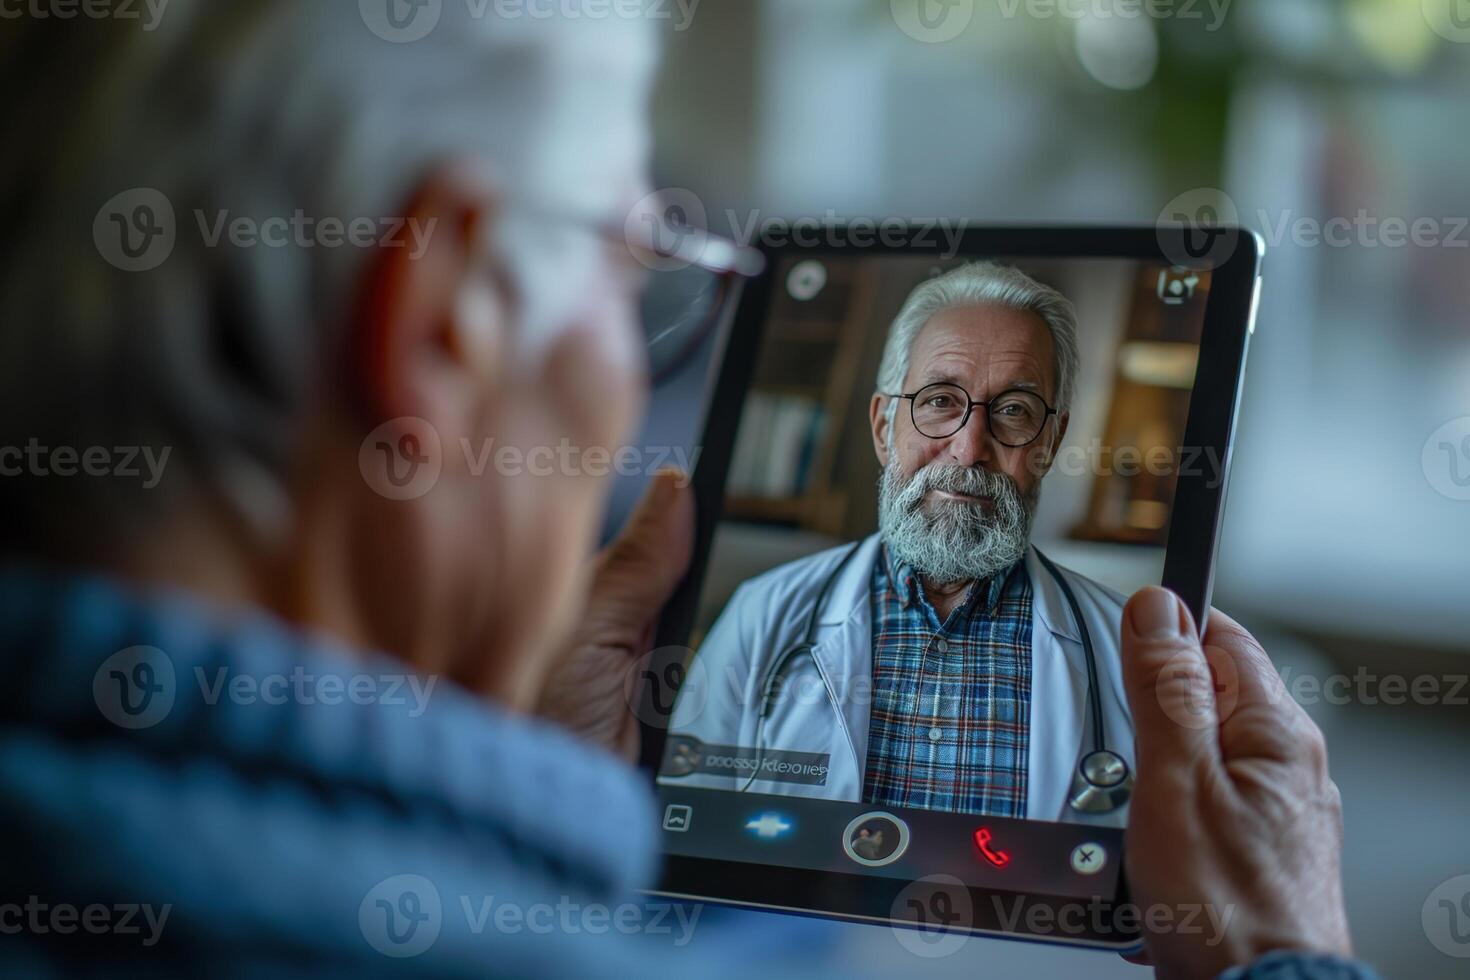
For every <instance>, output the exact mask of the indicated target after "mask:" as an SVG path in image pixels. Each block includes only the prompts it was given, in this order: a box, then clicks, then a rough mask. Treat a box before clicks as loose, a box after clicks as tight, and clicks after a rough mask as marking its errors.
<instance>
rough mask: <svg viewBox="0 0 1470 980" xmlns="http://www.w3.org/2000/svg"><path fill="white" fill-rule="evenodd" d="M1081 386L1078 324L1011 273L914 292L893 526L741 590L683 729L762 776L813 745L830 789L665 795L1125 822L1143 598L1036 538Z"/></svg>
mask: <svg viewBox="0 0 1470 980" xmlns="http://www.w3.org/2000/svg"><path fill="white" fill-rule="evenodd" d="M1076 376H1077V321H1076V315H1075V313H1074V311H1073V308H1072V304H1071V303H1070V302H1069V301H1068V300H1067V299H1066V298H1065V297H1064V296H1062V295H1061V294H1060V293H1058V292H1057V291H1056V290H1054V289H1052V288H1050V287H1048V286H1045V285H1042V284H1041V283H1039V282H1036V281H1035V280H1033V279H1031V278H1030V277H1028V276H1026V275H1025V274H1024V273H1022V272H1020V271H1018V270H1016V269H1012V268H1006V267H1002V266H999V265H995V264H992V263H973V264H970V265H966V266H962V267H960V268H957V269H953V270H951V271H949V272H947V273H945V274H944V275H941V276H939V277H937V278H934V279H931V280H929V281H927V282H925V283H923V284H922V285H920V286H919V287H918V288H916V289H915V290H914V291H913V293H912V294H910V296H909V297H908V300H907V301H906V302H905V303H904V305H903V308H902V309H901V310H900V312H899V314H898V316H897V317H896V318H895V319H894V321H893V325H892V327H891V329H890V332H889V336H888V341H887V344H886V345H885V348H884V353H883V361H882V364H881V366H880V368H879V375H878V391H877V393H875V394H874V395H873V399H872V406H871V410H870V416H871V424H872V432H873V448H874V450H875V452H876V453H877V456H878V462H879V464H880V465H881V466H882V467H883V476H882V481H881V485H880V493H879V503H878V528H879V530H878V533H877V534H874V535H872V536H871V537H869V538H868V539H867V540H865V541H862V542H860V543H858V544H857V545H847V546H843V547H840V548H836V549H833V550H830V551H826V552H822V553H820V554H816V555H813V556H810V557H808V558H803V559H800V560H798V561H795V562H792V563H790V564H788V565H785V566H782V567H780V568H776V569H774V570H772V571H770V572H767V573H765V574H764V575H761V576H759V577H757V578H755V579H753V580H752V581H750V582H747V583H745V584H744V585H742V586H741V588H740V589H739V590H737V592H736V594H735V596H734V598H732V599H731V601H730V603H729V605H728V606H727V607H726V608H725V610H724V612H723V613H722V614H721V616H720V619H719V620H718V621H717V622H716V623H715V625H714V627H713V628H712V629H711V630H710V633H709V636H708V638H707V639H706V640H705V642H704V644H703V646H702V647H701V649H700V651H699V654H698V663H699V664H700V665H701V669H699V670H696V671H692V672H691V673H690V675H689V676H690V682H689V683H687V684H686V687H685V690H684V692H683V693H682V694H681V697H680V702H679V707H676V710H675V713H674V717H673V721H672V731H673V732H674V737H672V738H671V740H670V741H671V744H673V745H676V746H677V745H681V744H687V742H688V740H690V739H697V740H698V741H699V742H700V743H712V744H715V745H721V746H732V747H739V749H740V751H741V752H742V753H743V754H744V755H747V756H750V757H751V763H753V762H754V761H755V760H757V759H759V760H760V762H761V763H762V764H764V763H765V761H766V759H767V758H773V757H784V756H783V755H782V754H783V753H788V752H795V753H802V755H801V756H800V757H801V758H806V757H808V756H814V757H816V758H818V759H820V760H822V762H821V763H818V765H825V767H826V773H825V778H824V779H821V780H815V779H807V778H801V779H795V778H790V777H789V776H788V775H787V774H786V773H785V772H783V771H781V770H780V769H776V770H775V771H773V770H772V769H770V768H755V767H753V766H752V765H751V764H747V765H746V766H745V767H744V768H743V769H742V770H739V771H737V772H736V773H735V774H732V775H725V774H713V773H710V772H708V771H707V770H706V771H699V772H694V773H691V774H690V775H688V776H687V777H684V778H682V779H681V778H678V777H675V776H673V775H672V774H671V773H669V771H668V770H667V769H665V772H664V775H665V778H666V779H667V781H668V782H670V783H671V784H673V783H682V784H685V785H698V786H703V787H708V788H736V789H747V788H748V789H751V790H754V791H757V792H763V793H776V794H790V795H802V796H817V797H823V798H827V799H837V800H854V801H856V800H862V801H865V802H868V803H873V804H880V805H889V806H899V807H919V808H924V809H935V810H948V811H955V812H962V813H976V814H987V815H993V816H1005V817H1028V816H1029V817H1034V818H1037V819H1042V820H1071V821H1075V822H1100V823H1107V824H1110V825H1113V826H1122V825H1123V824H1124V823H1125V819H1126V799H1127V795H1128V792H1129V785H1130V778H1129V777H1130V771H1131V766H1132V757H1133V748H1132V745H1133V727H1132V721H1131V718H1130V716H1129V713H1128V707H1127V703H1126V700H1125V697H1124V693H1123V682H1122V675H1121V671H1120V669H1119V663H1118V656H1117V638H1118V636H1119V633H1120V620H1121V616H1122V610H1123V597H1122V596H1119V595H1117V594H1116V593H1113V592H1111V591H1110V590H1108V589H1106V588H1104V587H1102V586H1101V585H1098V584H1097V583H1096V582H1092V581H1089V580H1088V579H1086V578H1083V577H1082V576H1080V575H1077V574H1076V573H1075V572H1070V571H1065V572H1064V571H1062V570H1061V569H1058V568H1056V567H1055V566H1053V565H1051V564H1050V563H1049V562H1048V560H1047V559H1046V558H1045V557H1044V556H1042V555H1041V554H1040V553H1039V552H1038V551H1037V550H1036V549H1035V548H1033V547H1031V544H1030V535H1031V524H1032V517H1033V515H1034V514H1035V510H1036V504H1037V500H1038V498H1039V496H1040V493H1041V481H1042V478H1043V477H1044V476H1045V475H1046V473H1047V471H1048V470H1049V468H1050V466H1051V461H1052V458H1053V455H1054V453H1055V451H1056V448H1057V446H1058V445H1059V444H1060V443H1061V441H1062V437H1063V436H1064V435H1065V433H1066V431H1067V422H1068V410H1069V407H1070V405H1071V403H1072V397H1073V392H1074V389H1075V387H1076ZM813 613H815V614H816V616H817V619H818V626H819V630H818V632H817V633H816V635H815V637H814V640H815V643H814V645H813V646H812V647H811V648H810V652H809V653H808V652H807V651H806V649H805V648H804V646H803V644H804V642H805V640H806V636H805V630H806V626H807V622H808V619H809V617H810V616H811V615H812V614H813ZM1079 619H1080V620H1081V621H1080V622H1079ZM1084 635H1086V636H1088V637H1089V638H1090V640H1091V641H1092V644H1093V659H1094V660H1095V662H1096V671H1095V672H1096V677H1097V680H1096V681H1095V682H1094V683H1096V684H1097V686H1098V690H1097V692H1096V699H1097V700H1098V701H1099V702H1100V705H1101V707H1102V716H1103V728H1104V733H1105V738H1103V739H1102V740H1099V739H1098V737H1097V733H1096V732H1095V731H1093V730H1092V729H1093V727H1094V726H1093V724H1092V722H1091V720H1090V718H1089V715H1090V712H1089V710H1088V708H1089V703H1090V699H1091V697H1092V692H1091V691H1090V685H1089V680H1088V678H1089V665H1088V663H1087V659H1088V658H1087V651H1086V650H1085V648H1084V644H1083V637H1084ZM789 651H797V652H795V653H794V654H792V653H789ZM706 688H707V689H706ZM1103 745H1105V746H1106V748H1100V746H1103ZM1087 777H1095V779H1096V781H1097V784H1098V785H1097V786H1095V787H1091V788H1089V784H1088V782H1087Z"/></svg>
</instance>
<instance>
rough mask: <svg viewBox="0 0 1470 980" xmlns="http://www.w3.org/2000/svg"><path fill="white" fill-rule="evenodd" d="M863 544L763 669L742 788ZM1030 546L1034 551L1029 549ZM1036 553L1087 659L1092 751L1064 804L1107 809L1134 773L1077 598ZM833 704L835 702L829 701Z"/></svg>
mask: <svg viewBox="0 0 1470 980" xmlns="http://www.w3.org/2000/svg"><path fill="white" fill-rule="evenodd" d="M862 544H863V542H861V541H859V542H856V543H855V544H853V545H852V546H851V547H849V548H848V549H847V552H846V553H845V554H844V555H843V556H842V560H841V561H839V562H838V563H837V566H836V567H835V568H834V569H833V570H832V573H831V574H830V575H828V576H827V580H826V581H825V582H823V583H822V588H821V591H819V592H818V593H817V601H816V602H815V603H814V604H813V605H812V611H811V613H809V614H808V616H807V620H806V630H805V633H804V635H803V637H802V640H801V642H800V643H798V644H796V645H795V646H793V647H790V648H788V649H787V650H785V651H783V652H782V654H781V655H780V656H779V657H777V658H776V659H775V660H774V661H772V662H771V666H770V667H768V668H766V674H765V678H764V680H763V681H762V682H761V698H760V712H759V714H758V715H757V716H756V724H755V747H756V758H755V767H754V769H753V771H752V772H751V774H750V778H748V779H747V780H746V781H745V785H743V786H741V787H740V789H741V791H742V792H743V791H745V790H747V789H749V788H750V785H751V783H753V782H754V781H755V777H756V774H757V773H759V771H760V763H761V760H762V758H763V757H764V755H765V746H763V745H762V744H761V733H762V730H763V729H764V728H765V723H766V717H767V716H768V715H769V714H770V713H771V708H772V707H773V706H774V704H775V695H776V685H777V684H778V683H780V680H781V675H782V674H783V673H784V672H785V670H786V667H787V665H788V664H790V663H791V661H792V660H793V659H794V658H796V657H799V656H801V655H802V654H806V655H807V656H809V657H812V660H813V663H815V662H816V657H815V655H814V654H813V652H812V651H813V650H814V649H815V648H816V645H817V627H818V623H819V622H820V620H821V614H822V609H823V607H824V606H826V604H827V599H828V597H829V596H830V595H831V593H832V589H833V588H834V587H835V586H836V584H837V580H838V579H839V578H840V577H841V575H842V573H843V571H844V570H845V569H846V568H847V565H848V563H849V562H851V561H852V557H853V555H855V554H857V551H858V549H859V548H860V547H861V546H862ZM1033 550H1034V549H1033ZM1036 557H1037V558H1039V559H1040V560H1041V564H1042V565H1044V566H1046V570H1047V571H1048V572H1049V573H1050V574H1051V577H1052V578H1053V579H1054V580H1055V581H1056V583H1057V586H1058V587H1059V588H1060V589H1061V590H1062V595H1063V596H1064V597H1065V598H1066V600H1067V606H1068V608H1069V609H1070V612H1071V616H1072V622H1073V623H1074V624H1076V626H1077V635H1078V636H1079V637H1081V639H1082V654H1083V657H1084V659H1086V661H1087V711H1088V716H1089V718H1090V720H1091V729H1092V751H1090V752H1088V753H1087V754H1086V755H1084V756H1083V757H1082V759H1081V760H1080V761H1079V762H1078V763H1077V772H1076V773H1074V774H1073V776H1072V786H1071V789H1070V792H1069V793H1068V796H1067V802H1068V804H1069V805H1070V806H1071V807H1072V809H1074V810H1076V811H1078V812H1080V813H1110V812H1112V811H1113V810H1116V809H1118V808H1119V807H1120V806H1122V805H1123V804H1125V803H1127V802H1128V797H1129V795H1130V794H1131V793H1132V792H1133V772H1132V770H1130V769H1129V767H1128V763H1127V762H1125V761H1124V760H1123V757H1122V756H1120V755H1119V754H1118V753H1116V752H1114V751H1112V750H1111V749H1109V748H1108V743H1107V735H1106V730H1105V729H1104V727H1103V711H1102V695H1101V693H1100V688H1099V685H1098V681H1097V657H1096V655H1095V654H1094V653H1093V649H1092V633H1091V631H1089V630H1088V628H1087V623H1086V621H1085V620H1084V619H1083V618H1082V609H1081V607H1080V606H1079V604H1078V602H1077V595H1076V593H1074V592H1073V591H1072V586H1071V584H1069V583H1068V582H1067V580H1066V578H1065V577H1064V576H1063V575H1062V572H1061V569H1059V568H1057V566H1056V565H1054V564H1052V561H1051V559H1050V558H1048V557H1046V556H1045V555H1043V554H1042V553H1041V552H1040V551H1039V550H1037V551H1036ZM826 691H827V699H828V700H829V701H831V700H832V694H831V690H830V689H826ZM833 707H834V708H836V705H835V704H834V705H833Z"/></svg>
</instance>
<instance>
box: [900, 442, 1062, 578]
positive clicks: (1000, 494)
mask: <svg viewBox="0 0 1470 980" xmlns="http://www.w3.org/2000/svg"><path fill="white" fill-rule="evenodd" d="M930 490H948V491H950V492H952V493H965V494H971V495H973V496H976V497H979V498H982V499H980V500H975V501H967V500H950V499H945V498H941V499H936V500H933V501H931V502H929V503H928V504H927V505H926V504H925V502H924V496H925V494H927V493H928V492H929V491H930ZM1040 493H1041V489H1040V485H1039V484H1038V486H1037V489H1036V491H1034V492H1033V493H1032V494H1031V495H1030V497H1029V499H1027V498H1025V497H1023V496H1022V494H1021V490H1020V487H1018V486H1017V485H1016V481H1015V480H1012V479H1011V478H1010V477H1008V476H1006V475H1005V474H1004V473H992V472H990V471H989V470H985V469H981V468H980V467H975V466H958V465H954V464H940V463H930V464H929V465H928V466H925V467H924V468H923V469H921V470H919V471H918V472H917V473H915V474H914V475H913V476H912V477H910V478H909V480H908V482H907V483H905V482H904V478H903V474H902V472H901V471H900V469H899V466H898V461H897V459H896V458H894V457H890V461H889V464H888V465H887V466H886V467H884V469H883V476H882V477H881V478H880V479H879V481H878V530H879V533H880V534H881V535H882V538H883V542H884V544H885V545H887V547H888V549H889V551H890V553H891V554H892V555H893V557H894V558H895V559H897V560H898V561H900V562H906V563H907V564H908V565H909V567H911V568H912V569H913V570H914V571H915V572H917V573H918V574H919V575H920V577H922V578H923V579H924V580H925V581H927V582H932V583H935V584H949V583H953V582H968V581H979V580H982V579H987V578H989V577H990V576H992V575H994V574H996V573H997V572H1001V571H1004V570H1006V569H1008V568H1010V567H1011V566H1012V565H1014V564H1015V563H1016V562H1018V561H1020V560H1021V559H1022V558H1023V557H1024V556H1025V554H1026V548H1027V547H1028V546H1029V545H1030V543H1031V523H1032V519H1033V518H1034V517H1035V515H1036V503H1037V500H1038V498H1039V497H1040ZM987 511H988V512H987Z"/></svg>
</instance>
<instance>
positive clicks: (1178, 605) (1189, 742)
mask: <svg viewBox="0 0 1470 980" xmlns="http://www.w3.org/2000/svg"><path fill="white" fill-rule="evenodd" d="M1123 685H1124V688H1125V690H1126V691H1127V694H1128V705H1129V707H1130V708H1131V709H1132V712H1133V725H1134V731H1135V735H1136V737H1137V740H1138V756H1139V768H1140V769H1143V768H1145V767H1151V766H1155V765H1161V764H1162V765H1167V764H1169V763H1170V762H1171V761H1184V760H1188V759H1194V758H1198V757H1199V756H1201V755H1204V754H1209V753H1217V752H1218V749H1217V740H1216V738H1217V736H1216V732H1217V728H1218V725H1219V718H1218V715H1217V714H1216V711H1215V698H1214V690H1213V685H1212V682H1211V678H1210V669H1209V664H1208V662H1207V660H1206V658H1205V653H1204V651H1203V650H1202V649H1201V647H1200V643H1199V641H1198V640H1197V639H1196V638H1195V631H1194V619H1193V617H1192V616H1190V614H1189V610H1188V609H1186V608H1185V606H1184V603H1182V602H1180V601H1179V597H1178V596H1176V595H1174V593H1172V592H1169V591H1167V590H1165V589H1160V588H1153V587H1150V588H1146V589H1141V590H1140V591H1139V592H1137V593H1135V594H1134V596H1133V598H1131V599H1129V600H1128V604H1127V606H1125V607H1124V609H1123Z"/></svg>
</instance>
